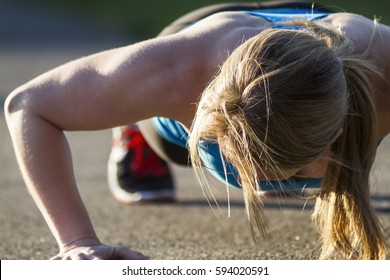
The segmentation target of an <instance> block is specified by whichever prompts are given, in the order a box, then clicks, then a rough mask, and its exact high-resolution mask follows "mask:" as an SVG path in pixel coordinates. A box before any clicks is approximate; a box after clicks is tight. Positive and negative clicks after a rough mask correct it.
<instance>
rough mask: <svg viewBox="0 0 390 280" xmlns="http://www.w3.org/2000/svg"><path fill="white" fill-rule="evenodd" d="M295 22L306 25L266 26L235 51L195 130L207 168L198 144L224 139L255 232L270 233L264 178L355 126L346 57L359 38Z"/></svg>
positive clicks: (301, 161)
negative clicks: (263, 206) (263, 195)
mask: <svg viewBox="0 0 390 280" xmlns="http://www.w3.org/2000/svg"><path fill="white" fill-rule="evenodd" d="M290 24H291V25H299V26H303V27H304V29H303V30H290V29H288V30H283V29H267V30H265V31H263V32H262V33H260V34H259V35H258V36H256V37H254V38H251V39H249V40H248V41H247V42H245V43H244V44H243V45H241V46H240V47H239V48H237V49H236V50H235V51H234V52H233V53H232V55H231V56H230V57H229V58H228V59H227V60H226V62H225V63H224V64H223V66H222V67H221V70H220V72H219V73H218V75H217V76H216V77H215V78H214V80H213V81H212V82H211V83H210V85H209V86H208V88H207V89H206V90H205V92H204V93H203V95H202V97H201V99H200V102H199V105H198V109H197V114H196V118H195V120H194V123H193V127H192V129H191V134H190V141H189V148H190V152H191V159H192V162H193V165H195V166H198V167H200V166H201V162H200V159H199V154H198V149H197V145H198V142H199V141H200V140H207V141H211V142H216V143H218V144H219V145H220V149H221V151H222V154H223V156H224V157H225V158H226V159H228V160H229V161H230V162H231V163H232V164H233V166H235V168H236V169H237V171H238V174H239V177H240V183H241V185H242V188H243V192H244V198H245V201H246V207H247V214H248V216H249V218H250V221H251V224H252V230H253V234H254V235H256V230H259V231H260V233H261V234H264V232H265V229H264V221H263V220H262V218H261V201H259V198H258V196H257V195H256V192H257V191H259V190H260V189H261V186H260V185H259V183H258V182H259V179H263V180H264V179H266V180H267V179H269V180H277V179H284V178H285V177H288V176H289V175H291V172H293V171H294V170H298V169H299V168H300V167H303V166H305V165H307V164H308V163H310V162H311V161H313V160H314V159H315V158H317V157H318V156H319V155H320V154H321V153H322V152H323V151H324V150H325V149H327V148H328V147H329V145H331V144H332V142H334V140H335V137H336V136H337V135H338V133H339V132H340V130H342V129H344V130H345V129H347V130H348V128H346V127H345V125H346V123H349V124H350V122H348V121H347V120H348V116H349V115H350V114H351V106H350V104H351V81H350V80H349V79H348V75H347V74H346V67H345V63H344V62H345V61H344V58H346V57H349V56H350V55H351V54H352V51H353V46H352V44H351V43H350V42H349V41H348V40H347V39H346V38H345V37H344V36H343V35H342V34H341V33H340V32H338V31H335V30H330V29H327V28H324V27H321V26H318V25H316V24H314V23H311V22H302V23H301V22H292V23H290ZM352 64H353V63H352ZM368 68H370V67H368V66H367V67H365V68H364V67H363V70H367V69H368ZM368 70H370V69H368ZM363 72H364V71H363ZM363 72H362V73H363ZM362 73H359V75H360V74H362ZM358 87H359V86H358ZM366 91H368V90H366ZM366 93H367V92H366ZM366 93H364V94H366ZM359 94H360V93H359ZM368 106H370V104H368ZM355 113H356V112H355ZM369 114H370V113H369ZM373 118H374V117H373V116H372V117H371V119H370V121H372V119H373ZM372 127H375V124H373V125H372ZM374 131H375V129H374V128H373V129H372V130H371V131H369V134H370V135H369V137H368V138H369V140H367V141H368V142H370V143H371V142H372V141H371V140H372V139H371V138H373V137H375V136H373V135H372V134H373V133H374ZM347 134H348V131H347ZM370 139H371V140H370ZM364 145H367V143H366V144H364ZM369 145H371V144H369ZM339 152H340V153H343V151H339ZM335 159H337V160H338V161H343V159H342V158H341V157H336V158H335ZM369 168H371V165H370V167H369ZM338 175H339V174H338ZM326 182H327V181H326ZM333 183H334V182H333ZM328 191H329V192H331V191H332V190H328Z"/></svg>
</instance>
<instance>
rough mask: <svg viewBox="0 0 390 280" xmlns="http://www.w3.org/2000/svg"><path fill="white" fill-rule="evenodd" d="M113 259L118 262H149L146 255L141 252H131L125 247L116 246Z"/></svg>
mask: <svg viewBox="0 0 390 280" xmlns="http://www.w3.org/2000/svg"><path fill="white" fill-rule="evenodd" d="M111 257H112V259H117V260H147V259H149V258H148V257H146V256H145V255H143V254H142V253H140V252H137V251H133V250H130V249H129V248H127V247H124V246H116V247H114V250H113V254H112V256H111Z"/></svg>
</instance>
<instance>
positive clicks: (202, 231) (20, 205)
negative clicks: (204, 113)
mask: <svg viewBox="0 0 390 280" xmlns="http://www.w3.org/2000/svg"><path fill="white" fill-rule="evenodd" d="M129 43H131V40H129V39H128V38H124V37H122V36H120V32H118V31H117V30H115V29H113V28H112V27H108V26H105V25H104V26H102V25H99V24H96V23H93V22H91V21H88V20H86V19H80V18H77V17H75V16H73V15H72V16H70V15H68V14H66V13H64V12H61V11H47V10H42V9H41V8H38V7H32V6H26V5H17V4H13V2H11V1H2V2H0V105H1V109H0V112H1V114H0V165H1V169H0V170H1V171H0V259H26V260H29V259H48V258H50V257H51V256H53V255H55V254H56V253H57V250H58V249H57V245H56V243H55V240H54V238H53V237H52V235H51V233H50V231H49V229H48V227H47V226H46V224H45V222H44V220H43V218H42V217H41V214H40V213H39V211H38V210H37V208H36V206H35V205H34V203H33V201H32V199H31V197H30V195H29V194H28V192H27V190H26V188H25V186H24V183H23V181H22V179H21V176H20V172H19V170H18V166H17V164H16V160H15V157H14V153H13V150H12V146H11V141H10V137H9V134H8V131H7V127H6V124H5V120H4V114H3V111H2V108H3V106H2V105H3V103H4V100H5V98H6V96H7V95H8V94H9V93H10V92H11V91H12V90H13V89H14V88H16V87H17V86H19V85H21V84H23V83H24V82H26V81H28V80H29V79H31V78H33V77H35V76H37V75H39V74H41V73H43V72H45V71H47V70H49V69H51V68H52V67H55V66H57V65H59V64H62V63H64V62H67V61H69V60H72V59H75V58H77V57H80V56H84V55H87V54H89V53H93V52H96V51H99V50H103V49H106V48H113V47H118V46H122V45H124V44H129ZM68 138H69V142H70V145H71V149H72V152H73V159H74V166H75V173H76V177H77V180H78V183H79V188H80V192H81V195H82V197H83V199H84V202H85V204H86V206H87V209H88V210H89V213H90V215H91V218H92V220H93V223H94V225H95V228H96V231H97V233H98V235H99V237H100V238H101V240H102V241H103V242H106V243H110V244H121V245H126V246H130V247H132V248H134V249H135V250H138V251H141V252H143V253H144V254H146V255H148V256H150V257H151V258H152V259H316V258H318V256H319V240H318V235H317V233H316V230H315V229H314V227H313V225H312V223H311V221H310V215H311V213H312V209H313V201H306V200H299V199H270V200H268V201H266V202H265V209H266V210H265V214H266V216H267V218H268V222H269V239H267V240H264V242H262V243H261V244H260V245H259V246H257V247H256V246H255V245H254V243H253V241H252V238H251V234H250V231H249V225H248V222H247V220H246V216H245V207H244V203H243V199H242V195H241V192H240V191H238V190H230V207H231V214H230V218H227V215H228V209H227V205H228V196H227V192H226V189H225V187H224V186H223V185H221V184H218V183H216V186H215V188H214V192H215V196H216V197H217V199H218V200H219V201H220V204H221V205H220V208H217V207H214V208H212V207H210V205H209V203H208V202H207V200H206V199H205V197H204V195H203V193H202V190H201V188H200V187H199V185H198V184H197V182H196V181H195V179H194V176H193V173H192V171H191V170H190V169H187V168H181V167H178V166H172V169H173V172H174V173H175V178H176V184H177V187H178V202H177V203H174V204H147V205H133V206H124V205H121V204H119V203H117V202H116V201H115V200H114V199H113V198H112V196H111V194H110V192H109V190H108V187H107V184H106V162H107V158H108V155H109V152H110V145H111V132H110V131H99V132H72V133H68ZM373 175H374V176H373V192H372V202H373V204H374V207H375V210H376V212H377V214H378V216H379V218H380V220H381V222H382V224H383V227H384V230H385V232H386V236H387V241H388V242H389V241H390V235H389V233H390V139H385V140H384V141H383V143H382V144H381V146H380V147H379V150H378V158H377V160H376V167H375V170H374V171H373Z"/></svg>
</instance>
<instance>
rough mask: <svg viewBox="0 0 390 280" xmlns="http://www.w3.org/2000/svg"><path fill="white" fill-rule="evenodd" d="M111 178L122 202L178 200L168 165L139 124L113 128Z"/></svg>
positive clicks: (110, 180) (108, 170)
mask: <svg viewBox="0 0 390 280" xmlns="http://www.w3.org/2000/svg"><path fill="white" fill-rule="evenodd" d="M107 177H108V185H109V187H110V190H111V192H112V194H113V195H114V197H115V198H116V199H117V200H118V201H120V202H122V203H125V204H130V203H134V202H173V201H174V200H175V188H174V184H173V179H172V175H171V172H170V170H169V167H168V164H167V163H166V162H165V161H164V160H162V159H161V158H160V157H159V156H158V155H157V154H156V153H155V152H154V151H153V150H152V149H151V148H150V147H149V145H148V144H147V143H146V141H145V139H144V137H143V136H142V134H141V132H140V131H139V130H138V128H137V126H135V125H132V126H127V127H122V128H114V129H113V140H112V149H111V153H110V158H109V160H108V168H107Z"/></svg>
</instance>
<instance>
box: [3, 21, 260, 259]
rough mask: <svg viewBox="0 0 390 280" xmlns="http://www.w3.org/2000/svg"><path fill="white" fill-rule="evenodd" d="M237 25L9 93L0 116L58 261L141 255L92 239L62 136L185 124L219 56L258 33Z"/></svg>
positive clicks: (216, 26) (77, 68) (130, 52)
mask: <svg viewBox="0 0 390 280" xmlns="http://www.w3.org/2000/svg"><path fill="white" fill-rule="evenodd" d="M242 23H243V22H241V21H239V20H238V21H237V20H236V21H233V20H232V19H231V18H230V17H228V18H227V19H226V20H225V18H224V17H219V18H218V20H215V18H214V19H211V20H210V21H209V22H206V23H204V24H198V25H197V26H194V27H191V28H189V29H188V31H186V32H181V33H180V34H175V35H172V36H168V37H163V38H158V39H153V40H149V41H145V42H141V43H138V44H135V45H132V46H128V47H124V48H119V49H114V50H110V51H106V52H102V53H98V54H95V55H92V56H89V57H86V58H82V59H80V60H76V61H73V62H70V63H68V64H65V65H63V66H61V67H58V68H56V69H54V70H52V71H50V72H48V73H46V74H43V75H42V76H40V77H38V78H36V79H34V80H32V81H30V82H29V83H27V84H25V85H23V86H21V87H20V88H18V89H16V90H15V91H14V92H12V93H11V94H10V96H9V97H8V98H7V100H6V104H5V113H6V119H7V124H8V126H9V130H10V133H11V136H12V140H13V145H14V148H15V151H16V156H17V159H18V162H19V165H20V167H21V171H22V175H23V177H24V179H25V182H26V184H27V187H28V189H29V191H30V193H31V195H32V196H33V198H34V200H35V202H36V204H37V206H38V207H39V209H40V211H41V212H42V214H43V216H44V218H45V220H46V222H47V223H48V225H49V227H50V229H51V231H52V233H53V235H54V236H55V238H56V240H57V242H58V244H59V247H60V252H61V253H60V254H59V255H58V258H76V259H77V258H142V257H143V256H142V255H140V254H139V253H136V252H134V251H132V250H130V249H128V248H125V247H115V246H106V245H102V244H101V243H100V241H99V240H98V238H97V236H96V233H95V231H94V229H93V227H92V224H91V221H90V218H89V216H88V213H87V211H86V209H85V207H84V204H83V202H82V200H81V198H80V195H79V193H78V190H77V185H76V182H75V178H74V174H73V170H72V160H71V155H70V151H69V147H68V143H67V140H66V138H65V136H64V132H63V131H66V130H68V131H72V130H96V129H105V128H109V127H114V126H119V125H124V124H128V123H131V122H136V121H138V120H142V119H145V118H149V117H152V116H155V115H159V116H165V117H169V118H174V119H177V120H179V121H181V122H183V123H190V121H191V119H192V116H193V112H194V107H193V106H194V105H193V103H194V102H195V101H196V100H197V98H198V96H199V94H200V93H201V92H202V90H203V88H204V87H205V86H206V84H207V83H208V81H209V79H210V78H211V77H212V75H213V74H214V72H215V71H216V70H217V68H218V63H219V62H220V61H221V57H220V56H219V55H223V56H224V55H226V54H227V53H228V52H229V51H231V50H232V48H234V47H236V46H237V45H238V44H239V43H240V42H242V40H243V37H244V36H245V34H246V35H247V37H249V36H253V35H255V34H256V33H258V32H259V30H258V25H257V24H256V23H254V22H253V20H252V19H251V20H250V22H249V23H248V28H246V29H245V28H244V29H243V28H242ZM237 26H238V27H240V29H239V30H237V32H232V33H230V31H231V30H234V27H237ZM229 34H232V35H229Z"/></svg>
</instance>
